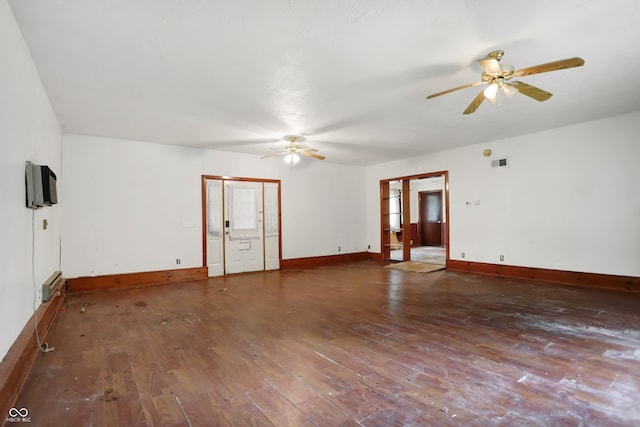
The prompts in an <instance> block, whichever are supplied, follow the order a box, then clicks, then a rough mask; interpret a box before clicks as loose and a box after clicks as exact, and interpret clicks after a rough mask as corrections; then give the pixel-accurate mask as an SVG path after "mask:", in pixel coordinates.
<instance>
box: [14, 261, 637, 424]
mask: <svg viewBox="0 0 640 427" xmlns="http://www.w3.org/2000/svg"><path fill="white" fill-rule="evenodd" d="M67 299H68V301H69V304H70V307H69V308H68V309H67V310H66V311H64V312H60V313H59V314H58V318H57V320H56V323H55V324H54V326H53V329H52V331H51V333H50V335H49V337H48V339H47V340H48V341H49V343H50V344H51V345H52V346H55V351H53V352H50V353H46V354H43V353H41V354H40V355H39V356H38V360H37V361H36V364H35V366H34V368H33V370H32V373H31V375H30V377H29V379H28V381H27V383H26V385H25V387H24V389H23V391H22V393H21V395H20V396H19V399H18V402H17V404H16V408H22V407H24V408H27V409H28V410H29V417H31V420H32V422H31V425H33V426H90V425H91V426H147V425H151V426H225V425H238V426H244V425H252V426H272V425H276V426H404V425H415V426H431V425H439V426H440V425H445V426H446V425H464V426H485V425H504V426H515V425H530V426H558V425H561V426H564V425H567V426H578V425H587V426H631V425H638V424H639V423H640V392H639V390H640V294H637V293H621V292H614V291H607V290H599V289H590V288H580V287H570V286H560V285H557V286H554V285H549V284H541V283H534V282H529V281H518V280H510V279H499V278H492V277H486V276H476V275H468V274H460V273H452V272H446V271H445V272H435V273H429V274H422V273H412V272H404V271H399V270H391V269H384V268H382V267H381V266H380V265H378V264H375V263H374V262H369V261H365V262H358V263H353V264H348V265H342V266H332V267H321V268H316V269H307V270H294V271H285V272H278V271H276V272H267V273H254V274H244V275H236V276H231V277H223V278H215V279H210V280H208V281H207V280H205V281H199V282H188V283H184V284H178V285H161V286H148V287H140V288H134V289H125V290H114V291H93V292H85V293H72V294H70V295H69V296H68V298H67ZM82 308H84V309H85V310H86V312H85V313H81V309H82ZM6 424H7V425H15V424H13V423H9V422H7V423H6Z"/></svg>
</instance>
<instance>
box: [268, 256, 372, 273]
mask: <svg viewBox="0 0 640 427" xmlns="http://www.w3.org/2000/svg"><path fill="white" fill-rule="evenodd" d="M368 259H371V258H370V255H369V252H355V253H351V254H340V255H325V256H317V257H308V258H292V259H283V260H282V261H280V270H296V269H300V268H312V267H325V266H330V265H336V264H343V263H348V262H357V261H364V260H368Z"/></svg>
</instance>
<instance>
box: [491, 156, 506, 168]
mask: <svg viewBox="0 0 640 427" xmlns="http://www.w3.org/2000/svg"><path fill="white" fill-rule="evenodd" d="M507 166H509V162H508V161H507V159H506V158H505V159H498V160H491V167H492V168H506V167H507Z"/></svg>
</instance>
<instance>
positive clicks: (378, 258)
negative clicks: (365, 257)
mask: <svg viewBox="0 0 640 427" xmlns="http://www.w3.org/2000/svg"><path fill="white" fill-rule="evenodd" d="M367 253H368V254H369V259H370V260H371V261H375V262H383V261H384V257H383V256H382V252H367Z"/></svg>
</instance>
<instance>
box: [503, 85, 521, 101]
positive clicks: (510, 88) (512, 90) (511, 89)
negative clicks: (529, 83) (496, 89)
mask: <svg viewBox="0 0 640 427" xmlns="http://www.w3.org/2000/svg"><path fill="white" fill-rule="evenodd" d="M502 91H503V92H504V94H505V95H507V98H509V99H511V98H513V95H515V94H516V93H518V89H516V88H515V87H513V86H511V85H510V84H509V83H505V84H504V85H502Z"/></svg>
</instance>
